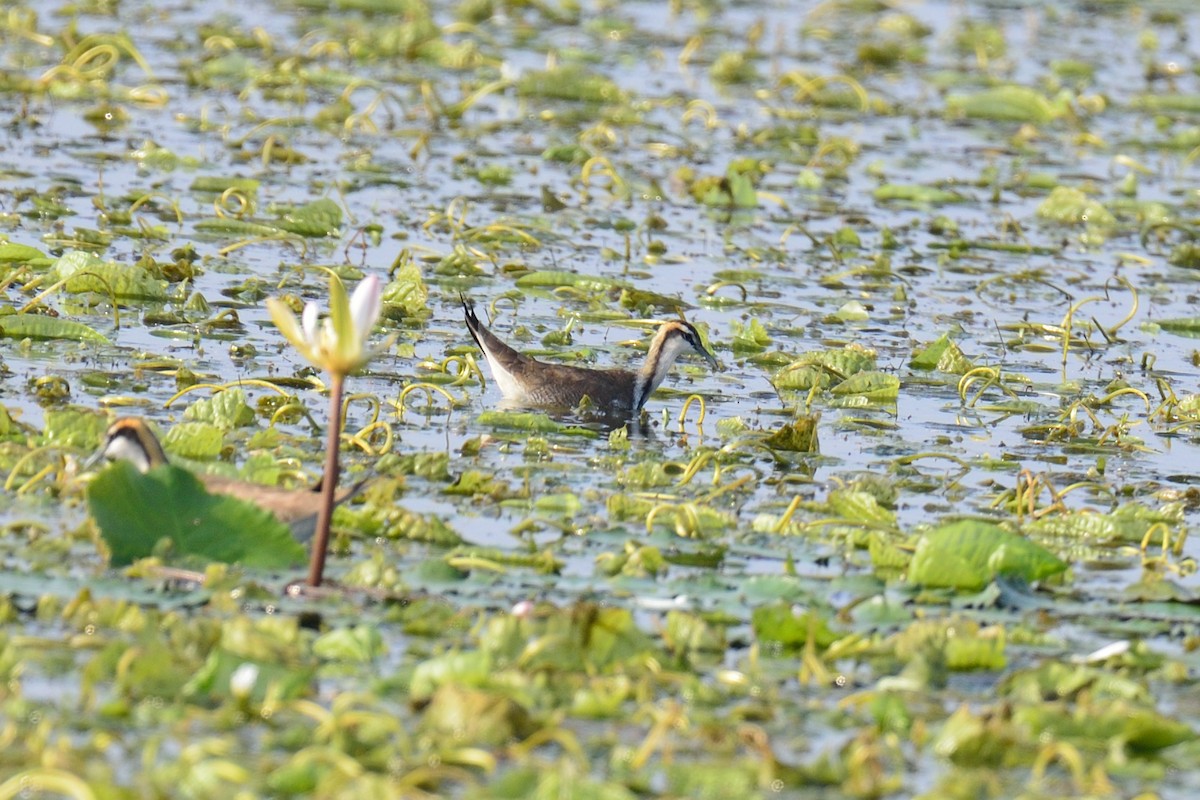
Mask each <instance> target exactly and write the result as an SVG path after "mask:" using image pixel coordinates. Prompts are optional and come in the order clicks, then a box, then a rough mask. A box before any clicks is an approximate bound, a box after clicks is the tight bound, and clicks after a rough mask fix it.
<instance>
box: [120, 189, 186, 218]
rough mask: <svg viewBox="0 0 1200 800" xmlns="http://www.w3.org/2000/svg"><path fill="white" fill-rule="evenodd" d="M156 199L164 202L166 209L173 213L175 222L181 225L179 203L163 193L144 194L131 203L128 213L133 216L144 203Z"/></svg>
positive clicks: (181, 215) (181, 216) (181, 213)
mask: <svg viewBox="0 0 1200 800" xmlns="http://www.w3.org/2000/svg"><path fill="white" fill-rule="evenodd" d="M156 197H157V198H158V199H160V200H166V201H167V205H168V207H169V208H170V209H171V210H172V211H174V212H175V221H176V222H178V223H180V224H183V211H182V210H181V209H180V208H179V203H178V202H177V201H176V200H175V199H174V198H172V197H170V196H168V195H166V194H164V193H163V192H146V193H145V194H144V195H142V196H141V197H139V198H138V199H137V200H134V201H133V203H132V204H131V205H130V206H129V213H130V214H133V213H134V212H135V211H137V210H138V209H139V208H141V207H142V206H144V205H146V203H148V202H150V201H151V200H153V199H154V198H156Z"/></svg>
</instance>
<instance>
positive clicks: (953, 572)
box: [908, 519, 1067, 590]
mask: <svg viewBox="0 0 1200 800" xmlns="http://www.w3.org/2000/svg"><path fill="white" fill-rule="evenodd" d="M1066 568H1067V563H1066V562H1065V561H1062V560H1060V559H1059V558H1058V557H1057V556H1055V555H1054V554H1053V553H1051V552H1050V551H1049V550H1047V549H1046V548H1044V547H1042V546H1041V545H1037V544H1034V543H1033V542H1031V541H1029V540H1028V539H1024V538H1022V537H1020V536H1018V535H1017V534H1015V533H1010V532H1009V531H1007V530H1005V529H1004V528H1001V527H1000V526H999V525H995V524H992V523H990V522H983V521H980V520H972V519H965V520H959V521H958V522H951V523H949V524H946V525H942V526H941V527H939V528H935V529H934V530H932V531H930V532H928V533H926V534H925V535H924V536H922V537H921V539H920V541H918V542H917V552H916V554H915V555H914V556H913V560H912V564H911V566H910V567H909V570H908V580H909V582H910V583H917V584H921V585H922V586H930V587H946V588H953V589H969V590H977V589H981V588H983V586H985V585H986V584H987V583H988V582H989V581H991V580H992V579H993V578H995V577H997V576H1006V577H1017V578H1021V579H1023V580H1026V581H1035V580H1040V579H1042V578H1048V577H1050V576H1052V575H1057V574H1059V573H1061V572H1063V571H1065V570H1066Z"/></svg>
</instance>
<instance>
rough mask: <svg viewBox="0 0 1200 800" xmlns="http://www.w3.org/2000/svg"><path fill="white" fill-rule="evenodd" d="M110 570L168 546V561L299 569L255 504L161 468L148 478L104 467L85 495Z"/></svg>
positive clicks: (296, 553) (294, 553)
mask: <svg viewBox="0 0 1200 800" xmlns="http://www.w3.org/2000/svg"><path fill="white" fill-rule="evenodd" d="M87 503H88V510H89V511H90V512H91V514H92V517H93V518H94V519H95V520H96V524H97V525H98V526H99V527H100V534H101V536H103V538H104V541H105V543H106V544H107V545H108V547H109V550H110V553H111V556H110V560H111V563H112V564H113V566H124V565H126V564H130V563H132V562H133V561H136V560H137V559H139V558H145V557H147V556H149V555H151V554H152V553H154V552H155V548H156V547H158V545H159V542H160V541H161V540H163V539H170V540H171V544H172V547H173V551H172V552H174V553H178V554H180V555H187V556H200V557H202V558H207V559H210V560H213V561H223V562H226V563H240V564H243V565H245V566H247V567H257V568H261V569H279V568H286V567H291V566H295V565H296V564H298V563H300V562H301V561H303V559H304V556H305V552H304V548H303V547H302V546H301V545H300V544H299V543H298V542H296V541H295V540H294V539H293V538H292V535H291V531H290V530H289V529H288V527H287V526H286V525H284V524H283V523H282V522H280V521H279V520H277V519H275V517H273V516H271V514H270V513H268V512H267V511H264V510H263V509H261V508H259V507H258V506H256V505H254V504H253V503H248V502H246V501H244V500H238V499H235V498H232V497H226V496H219V495H210V494H209V493H208V492H206V491H205V490H204V486H203V485H202V484H201V483H200V481H199V480H197V479H196V476H195V475H192V474H191V473H190V472H188V471H187V470H184V469H180V468H179V467H174V466H170V465H167V466H162V467H157V468H155V469H152V470H150V471H149V472H148V473H146V474H142V473H139V472H138V471H137V469H136V468H135V467H134V466H133V465H132V464H130V463H128V462H126V461H117V462H114V463H113V464H111V465H109V466H108V467H107V468H106V469H105V470H104V471H103V472H101V473H100V474H99V475H97V476H96V478H95V480H93V481H92V482H91V483H90V484H88V488H87Z"/></svg>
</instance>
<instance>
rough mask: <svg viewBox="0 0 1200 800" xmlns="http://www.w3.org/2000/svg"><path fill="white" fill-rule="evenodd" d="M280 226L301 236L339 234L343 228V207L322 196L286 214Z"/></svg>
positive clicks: (317, 236)
mask: <svg viewBox="0 0 1200 800" xmlns="http://www.w3.org/2000/svg"><path fill="white" fill-rule="evenodd" d="M279 227H280V228H282V229H283V230H285V231H287V232H288V233H294V234H297V235H299V236H309V237H314V238H319V237H322V236H337V235H339V234H340V233H341V229H342V207H341V206H339V205H338V204H337V203H335V202H334V201H332V200H330V199H329V198H328V197H322V198H321V199H320V200H314V201H313V202H311V203H308V204H307V205H303V206H301V207H300V208H297V209H294V210H293V211H290V212H288V213H287V214H285V215H284V217H283V219H281V220H280V221H279Z"/></svg>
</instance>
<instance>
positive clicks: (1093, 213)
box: [1037, 186, 1117, 228]
mask: <svg viewBox="0 0 1200 800" xmlns="http://www.w3.org/2000/svg"><path fill="white" fill-rule="evenodd" d="M1037 215H1038V216H1039V217H1041V218H1042V219H1044V220H1049V221H1050V222H1055V223H1058V224H1059V225H1079V224H1084V225H1088V226H1089V227H1096V228H1111V227H1113V226H1114V225H1116V224H1117V219H1116V217H1114V216H1113V215H1112V212H1110V211H1109V210H1108V209H1106V208H1105V207H1104V206H1103V205H1102V204H1101V203H1100V201H1099V200H1093V199H1091V198H1090V197H1088V196H1087V195H1086V194H1084V193H1083V192H1082V191H1080V190H1079V189H1076V188H1074V187H1071V186H1057V187H1055V189H1054V191H1052V192H1051V193H1050V196H1049V197H1047V198H1046V199H1045V200H1043V201H1042V202H1041V204H1039V205H1038V207H1037Z"/></svg>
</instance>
